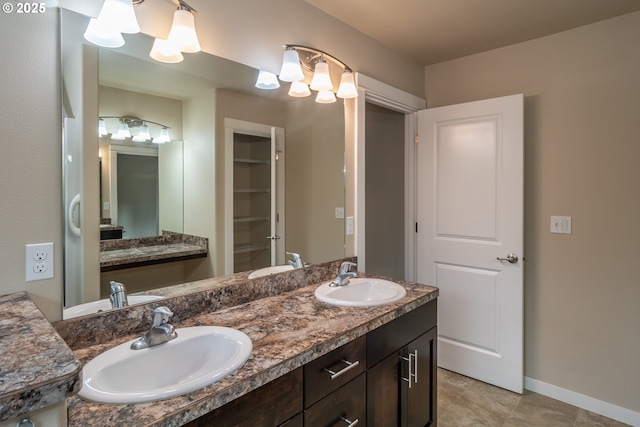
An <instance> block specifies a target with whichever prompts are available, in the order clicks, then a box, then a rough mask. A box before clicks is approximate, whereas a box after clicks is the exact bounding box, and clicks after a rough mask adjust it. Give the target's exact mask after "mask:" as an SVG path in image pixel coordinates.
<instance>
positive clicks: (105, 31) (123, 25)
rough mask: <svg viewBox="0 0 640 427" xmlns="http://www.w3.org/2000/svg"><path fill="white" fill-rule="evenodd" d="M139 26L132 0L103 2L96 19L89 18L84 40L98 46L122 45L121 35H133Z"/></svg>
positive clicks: (138, 29)
mask: <svg viewBox="0 0 640 427" xmlns="http://www.w3.org/2000/svg"><path fill="white" fill-rule="evenodd" d="M138 32H140V26H139V25H138V20H137V19H136V14H135V12H134V11H133V2H132V0H105V2H104V4H103V5H102V9H101V10H100V13H99V14H98V17H97V18H91V20H90V21H89V25H88V26H87V29H86V31H85V32H84V38H85V39H86V40H87V41H89V42H91V43H93V44H96V45H98V46H103V47H120V46H122V45H124V38H122V33H126V34H135V33H138Z"/></svg>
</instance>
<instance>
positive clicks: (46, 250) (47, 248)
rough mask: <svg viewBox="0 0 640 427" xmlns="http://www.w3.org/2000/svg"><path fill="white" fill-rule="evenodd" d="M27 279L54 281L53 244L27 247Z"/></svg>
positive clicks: (29, 280)
mask: <svg viewBox="0 0 640 427" xmlns="http://www.w3.org/2000/svg"><path fill="white" fill-rule="evenodd" d="M24 255H25V279H26V281H27V282H33V281H35V280H44V279H53V242H51V243H38V244H32V245H25V250H24Z"/></svg>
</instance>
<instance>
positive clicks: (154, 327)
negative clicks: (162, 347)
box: [131, 306, 178, 350]
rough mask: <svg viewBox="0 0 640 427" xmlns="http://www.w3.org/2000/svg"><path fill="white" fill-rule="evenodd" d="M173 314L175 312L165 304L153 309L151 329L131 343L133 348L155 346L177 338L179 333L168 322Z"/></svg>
mask: <svg viewBox="0 0 640 427" xmlns="http://www.w3.org/2000/svg"><path fill="white" fill-rule="evenodd" d="M171 316H173V312H172V311H171V310H169V308H167V307H165V306H161V307H158V308H156V309H155V310H153V320H152V324H151V329H149V332H147V333H146V334H144V335H143V336H141V337H140V338H138V339H137V340H135V341H134V342H133V343H132V344H131V349H132V350H140V349H143V348H148V347H153V346H155V345H158V344H162V343H165V342H167V341H171V340H172V339H174V338H177V337H178V333H177V332H176V331H175V330H174V328H173V326H172V325H170V324H169V323H167V322H168V321H169V318H170V317H171Z"/></svg>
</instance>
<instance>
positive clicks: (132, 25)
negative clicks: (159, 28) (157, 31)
mask: <svg viewBox="0 0 640 427" xmlns="http://www.w3.org/2000/svg"><path fill="white" fill-rule="evenodd" d="M174 1H175V3H177V4H178V9H177V10H176V11H175V12H174V14H173V23H172V24H171V29H170V30H169V36H168V37H167V39H158V38H156V39H155V41H154V43H153V47H152V48H151V52H150V53H149V56H151V58H153V59H155V60H156V61H160V62H166V63H171V64H173V63H176V62H180V61H182V60H183V59H184V57H183V56H182V53H183V52H184V53H194V52H200V50H201V48H200V42H199V41H198V34H197V33H196V26H195V20H194V15H195V14H196V13H197V12H196V10H195V9H194V8H192V7H191V6H189V5H188V4H187V3H186V2H185V1H184V0H174ZM143 2H144V0H105V2H104V4H103V5H102V9H101V10H100V14H99V15H98V17H97V18H91V20H90V21H89V25H88V26H87V29H86V31H85V32H84V38H85V39H87V40H88V41H89V42H91V43H93V44H96V45H98V46H102V47H109V48H116V47H121V46H123V45H124V38H123V37H122V34H123V33H125V34H135V33H138V32H140V25H138V20H137V19H136V14H135V12H134V10H133V6H134V5H135V6H137V5H139V4H141V3H143Z"/></svg>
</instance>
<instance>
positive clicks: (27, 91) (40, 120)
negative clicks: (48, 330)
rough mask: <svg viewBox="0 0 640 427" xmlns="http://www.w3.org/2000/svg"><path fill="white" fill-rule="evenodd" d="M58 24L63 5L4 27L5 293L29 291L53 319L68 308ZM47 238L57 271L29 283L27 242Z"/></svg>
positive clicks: (1, 219) (9, 19) (1, 192)
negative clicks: (65, 297) (64, 283)
mask: <svg viewBox="0 0 640 427" xmlns="http://www.w3.org/2000/svg"><path fill="white" fill-rule="evenodd" d="M58 30H59V29H58V11H57V10H55V9H49V10H47V11H46V13H44V14H42V15H18V14H3V15H2V25H0V35H1V37H0V39H1V40H2V43H3V46H2V54H1V59H2V79H0V93H1V94H2V95H1V97H2V102H1V103H0V129H2V130H1V131H0V132H1V136H2V138H1V139H2V141H1V142H0V174H1V176H2V179H0V204H1V208H0V236H2V237H1V238H0V240H1V242H2V243H1V244H0V294H6V293H10V292H16V291H21V290H25V291H27V292H29V295H30V296H31V297H32V298H33V299H34V301H35V303H36V304H37V305H38V307H39V308H40V309H41V310H42V311H43V312H44V313H45V315H46V316H47V317H48V318H49V319H52V320H55V319H59V318H60V317H61V314H62V310H61V307H62V275H61V272H62V203H61V200H62V187H61V185H60V183H61V181H62V166H61V164H62V161H61V158H62V149H61V143H60V135H61V132H62V130H61V129H62V125H61V113H60V105H61V97H60V89H59V87H60V85H59V79H60V73H59V58H58V57H59V50H58V49H59V44H58V37H57V34H58ZM43 70H46V72H43ZM41 242H53V244H54V252H55V261H54V269H55V270H54V272H55V276H54V278H53V279H50V280H41V281H36V282H28V283H27V282H25V267H24V265H25V259H24V245H25V244H27V243H41Z"/></svg>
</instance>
